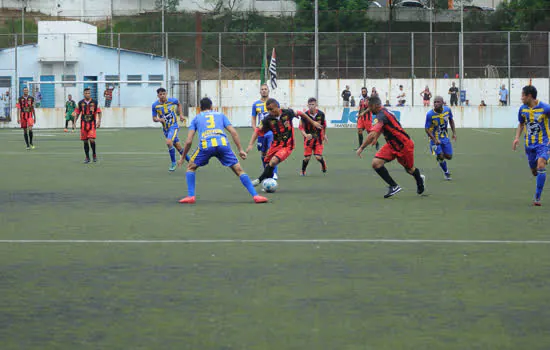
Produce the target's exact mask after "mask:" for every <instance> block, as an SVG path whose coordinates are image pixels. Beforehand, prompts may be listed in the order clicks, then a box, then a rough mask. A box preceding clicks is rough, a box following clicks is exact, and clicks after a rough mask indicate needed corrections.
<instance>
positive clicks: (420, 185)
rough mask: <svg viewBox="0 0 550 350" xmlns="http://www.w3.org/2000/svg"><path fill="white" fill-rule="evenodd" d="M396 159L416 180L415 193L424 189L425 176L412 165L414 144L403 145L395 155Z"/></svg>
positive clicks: (420, 192) (419, 192) (422, 191)
mask: <svg viewBox="0 0 550 350" xmlns="http://www.w3.org/2000/svg"><path fill="white" fill-rule="evenodd" d="M397 161H398V162H399V164H401V165H402V166H403V168H405V171H406V172H407V173H409V174H410V175H412V176H413V177H414V179H415V181H416V193H418V194H422V193H424V190H425V182H426V177H425V176H424V175H422V174H421V173H420V169H418V168H417V167H415V166H414V144H413V143H412V142H411V143H410V144H409V145H405V146H404V147H403V149H402V150H401V152H399V154H398V155H397Z"/></svg>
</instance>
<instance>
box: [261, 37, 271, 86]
mask: <svg viewBox="0 0 550 350" xmlns="http://www.w3.org/2000/svg"><path fill="white" fill-rule="evenodd" d="M266 54H267V33H264V53H263V55H262V56H263V57H262V59H263V61H262V65H263V64H264V62H265V61H266V60H267V57H266V56H265V55H266ZM268 70H269V68H268V67H265V69H264V81H265V82H266V83H267V71H268ZM261 80H262V78H261V77H260V81H261Z"/></svg>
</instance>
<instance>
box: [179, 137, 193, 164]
mask: <svg viewBox="0 0 550 350" xmlns="http://www.w3.org/2000/svg"><path fill="white" fill-rule="evenodd" d="M193 137H195V130H189V132H188V133H187V140H185V144H184V146H183V153H182V154H181V157H180V160H178V167H181V166H182V164H183V162H185V158H186V157H187V153H189V150H190V149H191V146H192V145H193Z"/></svg>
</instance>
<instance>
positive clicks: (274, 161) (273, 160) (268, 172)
mask: <svg viewBox="0 0 550 350" xmlns="http://www.w3.org/2000/svg"><path fill="white" fill-rule="evenodd" d="M292 151H293V149H292V148H290V147H276V148H270V149H269V151H268V152H267V155H266V161H269V164H268V165H266V167H265V169H264V172H263V173H262V174H261V175H260V177H258V178H257V179H256V180H254V181H252V183H253V184H254V186H257V185H259V184H260V183H261V182H262V181H264V180H265V179H270V178H273V173H274V169H275V168H276V167H277V165H279V164H280V163H281V162H283V161H285V159H287V158H288V157H289V156H290V154H291V153H292Z"/></svg>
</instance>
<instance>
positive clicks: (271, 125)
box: [246, 98, 323, 186]
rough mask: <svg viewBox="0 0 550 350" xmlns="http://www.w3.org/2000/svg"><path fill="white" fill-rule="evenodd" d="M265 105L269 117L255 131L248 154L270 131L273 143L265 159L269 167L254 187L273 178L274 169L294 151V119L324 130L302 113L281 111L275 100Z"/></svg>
mask: <svg viewBox="0 0 550 350" xmlns="http://www.w3.org/2000/svg"><path fill="white" fill-rule="evenodd" d="M265 104H266V108H267V111H268V112H269V115H267V116H266V117H265V118H264V120H263V121H262V122H261V123H260V125H259V126H258V127H257V128H256V130H254V133H253V134H252V138H251V139H250V143H249V144H248V147H247V149H246V153H248V152H250V150H251V149H252V147H253V145H254V142H255V141H256V139H257V138H258V136H263V135H265V134H266V133H267V132H269V131H271V132H273V143H272V144H271V147H269V149H268V151H267V154H266V156H265V158H264V162H265V163H266V164H267V165H266V166H265V168H264V171H263V173H262V174H261V175H260V177H258V178H257V179H256V180H254V181H252V183H253V184H254V186H257V185H259V184H260V183H261V182H262V181H263V180H264V179H269V178H272V177H273V170H274V168H275V167H276V166H277V165H278V164H279V163H281V162H283V161H284V160H285V159H287V158H288V156H290V154H291V153H292V151H293V150H294V146H295V144H294V126H293V124H292V120H293V119H294V118H297V117H300V118H302V119H305V120H306V121H307V122H308V123H311V124H312V125H313V126H314V127H316V128H317V129H322V128H323V127H322V126H321V124H319V123H317V122H316V121H314V120H313V119H311V118H310V117H309V116H308V115H307V114H305V113H303V112H301V111H298V112H297V113H294V111H293V110H292V109H281V108H280V106H279V102H277V100H275V99H274V98H270V99H268V100H267V101H266V103H265Z"/></svg>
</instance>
